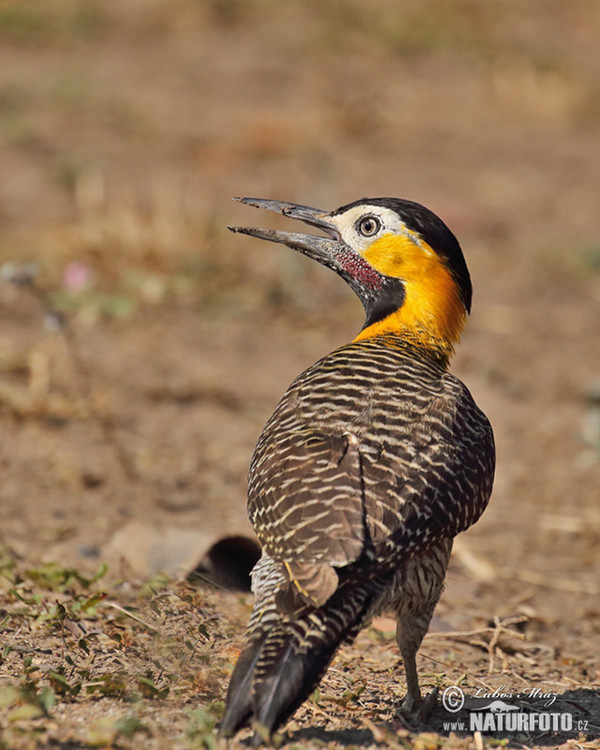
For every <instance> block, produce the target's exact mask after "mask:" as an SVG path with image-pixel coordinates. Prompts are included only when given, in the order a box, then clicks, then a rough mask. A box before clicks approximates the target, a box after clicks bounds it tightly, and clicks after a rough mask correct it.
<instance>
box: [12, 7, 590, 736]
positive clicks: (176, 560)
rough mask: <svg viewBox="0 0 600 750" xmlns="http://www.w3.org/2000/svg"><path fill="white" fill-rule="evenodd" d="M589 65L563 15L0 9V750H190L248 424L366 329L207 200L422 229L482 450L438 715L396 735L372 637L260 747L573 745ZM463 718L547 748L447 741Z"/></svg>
mask: <svg viewBox="0 0 600 750" xmlns="http://www.w3.org/2000/svg"><path fill="white" fill-rule="evenodd" d="M599 35H600V14H599V13H598V6H597V4H596V3H594V2H589V1H588V0H547V1H546V2H544V3H540V2H537V1H536V0H506V1H505V2H502V3H497V2H493V1H492V0H449V1H446V2H444V1H443V0H425V1H422V0H421V1H420V2H418V1H417V0H414V1H412V2H411V1H408V0H407V1H406V2H401V3H397V2H394V1H393V0H376V2H374V3H372V4H369V5H367V4H366V3H361V2H359V1H358V0H341V1H340V2H335V3H334V2H331V1H329V0H328V1H327V2H316V1H315V0H307V1H306V2H304V3H300V2H297V3H296V2H291V3H276V2H274V0H261V1H258V0H256V1H253V2H247V3H244V2H240V0H206V1H205V2H197V0H170V2H167V0H143V2H142V0H130V2H128V3H104V2H101V1H100V0H60V2H56V3H52V4H50V3H47V2H43V0H29V1H28V2H27V3H23V2H19V1H18V0H2V1H1V2H0V70H1V71H2V75H1V76H0V163H1V164H2V170H1V172H0V229H1V232H0V257H1V261H2V263H3V265H2V282H3V283H1V284H0V315H1V320H2V326H1V328H0V426H1V433H0V466H1V472H2V481H1V486H0V498H1V502H0V542H1V544H2V546H1V547H0V748H45V747H50V748H61V749H64V750H67V748H68V749H69V750H75V749H79V748H89V747H114V748H130V747H148V748H181V749H182V750H183V749H186V748H201V747H208V748H211V747H214V746H215V739H214V735H213V733H212V729H213V727H214V725H215V723H216V722H217V721H218V717H219V716H220V712H221V711H222V706H223V704H222V701H223V699H224V694H225V690H226V686H227V681H228V677H229V675H230V673H231V669H232V667H233V663H234V662H235V658H236V655H237V653H238V652H239V648H240V646H241V644H242V638H243V627H244V623H245V620H246V618H247V616H248V612H249V610H250V607H251V596H250V595H249V594H245V593H240V592H232V591H224V590H222V589H221V588H214V587H211V586H204V587H195V586H192V585H191V584H190V583H186V582H185V581H184V580H182V575H183V574H184V573H185V571H187V570H189V569H190V567H191V566H193V565H194V564H195V563H196V562H198V560H199V559H200V558H202V557H203V555H204V553H205V552H206V550H207V548H208V547H209V546H210V544H211V543H212V542H214V541H215V540H217V539H219V538H221V537H224V536H228V535H232V534H248V533H250V529H249V526H248V524H247V521H246V516H245V479H246V470H247V465H248V461H249V458H250V455H251V452H252V448H253V445H254V442H255V440H256V438H257V436H258V434H259V432H260V429H261V427H262V425H263V424H264V422H265V420H266V419H267V417H268V416H269V415H270V413H271V410H272V409H273V407H274V405H275V403H276V401H277V399H278V397H279V396H280V395H281V393H282V392H283V390H284V389H285V387H286V386H287V384H288V383H289V381H290V380H291V379H292V378H293V377H294V376H295V375H296V374H297V373H298V372H300V371H301V370H302V369H303V368H305V367H306V366H308V365H310V364H312V362H314V361H315V360H316V359H317V358H318V357H320V356H322V355H323V354H325V353H327V352H328V351H330V350H332V349H333V348H335V347H336V346H338V345H340V344H342V343H345V342H346V341H349V340H350V339H351V338H352V337H353V336H354V335H355V333H356V332H357V331H358V330H359V328H360V326H361V325H362V311H361V309H360V304H359V303H358V301H357V300H356V299H354V297H353V296H352V294H351V292H350V291H349V290H348V289H347V288H346V287H345V285H344V283H343V282H342V281H341V280H340V279H338V278H337V277H335V276H334V275H333V274H330V273H329V272H328V271H326V270H325V269H322V268H319V267H315V266H314V265H313V264H311V262H310V261H308V260H306V259H305V258H302V257H299V256H297V255H295V254H294V253H292V252H291V251H288V250H287V249H286V248H283V247H279V246H270V245H267V244H266V243H259V242H258V241H256V240H251V239H249V238H244V237H241V236H233V235H230V234H229V233H228V232H227V230H226V225H227V224H248V223H258V224H261V223H265V224H267V225H268V226H273V227H275V226H283V225H284V224H283V220H280V219H278V217H276V216H274V215H266V216H262V215H260V213H258V212H256V211H254V210H253V209H250V208H248V207H244V206H241V205H239V204H236V203H232V202H230V198H231V196H234V195H256V196H260V197H271V198H279V199H282V200H290V201H296V202H300V203H305V204H308V205H314V206H318V207H322V208H324V209H329V208H334V207H336V206H338V205H342V204H343V203H346V202H348V201H351V200H354V199H356V198H359V197H362V196H367V195H370V196H380V195H393V196H398V197H405V198H409V199H412V200H416V201H419V202H421V203H424V204H425V205H427V206H429V207H430V208H432V209H433V210H435V211H436V212H437V213H438V214H439V215H440V216H441V217H442V218H443V219H444V220H445V221H446V222H447V223H448V224H449V225H450V227H451V228H452V229H453V230H454V231H455V233H456V234H457V235H458V237H459V239H460V241H461V244H462V246H463V249H464V252H465V255H466V258H467V262H468V264H469V267H470V270H471V275H472V279H473V284H474V290H475V296H474V306H473V312H472V315H471V318H470V320H469V322H468V327H467V330H466V332H465V335H464V337H463V341H462V344H461V347H460V348H459V350H458V352H457V355H456V357H455V360H454V363H453V371H454V372H455V373H456V374H457V375H458V376H460V377H461V378H462V379H463V380H464V381H465V382H466V383H467V384H468V386H469V387H470V389H471V390H472V392H473V394H474V396H475V398H476V400H477V401H478V403H479V404H480V406H481V407H482V408H483V409H484V411H485V412H486V413H487V414H488V416H489V418H490V420H491V422H492V424H493V426H494V430H495V434H496V439H497V446H498V471H497V478H496V483H495V489H494V494H493V497H492V501H491V504H490V507H489V509H488V511H487V512H486V513H485V515H484V517H483V519H482V520H481V521H480V522H479V523H478V524H477V526H476V527H475V528H473V529H471V530H470V531H469V532H468V533H466V534H464V535H463V537H461V538H460V540H459V542H458V544H457V548H456V551H455V554H454V557H453V561H452V563H451V567H450V571H449V575H448V583H447V589H446V591H445V593H444V595H443V598H442V601H441V602H440V605H439V607H438V609H437V612H436V616H435V619H434V621H433V623H432V628H431V632H430V634H429V635H428V636H427V637H426V639H425V641H424V644H423V647H422V649H421V652H420V656H419V670H420V674H421V679H422V685H423V688H424V690H427V691H429V690H431V689H433V688H434V687H436V686H437V687H439V689H440V692H441V693H442V692H443V691H444V690H445V689H447V688H450V687H452V686H459V687H460V688H461V689H462V690H463V691H464V693H465V694H466V696H467V703H466V704H465V707H464V708H463V709H462V710H461V711H459V712H457V713H454V714H451V713H449V712H448V711H447V710H445V709H444V708H443V706H442V705H441V704H440V706H439V708H438V709H436V711H435V713H434V715H433V717H432V719H431V725H430V726H429V727H427V728H421V729H420V730H415V731H410V730H409V729H407V728H406V727H403V726H402V725H401V724H400V723H399V722H398V720H397V719H396V718H395V708H396V707H397V705H398V703H399V701H400V700H401V698H402V696H403V695H404V676H403V672H402V669H401V667H400V665H399V655H398V650H397V647H396V645H395V640H394V634H393V623H392V622H391V621H389V620H387V619H386V618H380V619H378V620H377V621H376V622H375V623H374V624H373V626H371V627H370V628H368V629H367V630H365V631H364V632H363V633H362V634H361V636H360V637H359V638H358V640H357V641H356V643H355V644H354V645H353V646H351V647H347V648H344V649H343V650H342V651H341V652H340V654H339V656H338V658H337V659H336V661H335V662H334V664H333V666H332V667H331V669H330V670H329V672H328V674H327V676H326V678H325V680H324V681H323V683H322V685H321V687H320V689H319V691H318V692H317V693H316V694H315V695H314V696H313V697H312V698H311V700H310V701H308V702H307V703H306V704H305V706H303V707H302V709H301V710H300V711H299V712H298V713H297V714H296V715H295V716H294V718H293V720H292V721H291V722H290V723H289V724H288V726H287V727H286V730H285V734H284V740H285V741H286V742H291V743H293V745H295V746H298V747H313V746H318V747H332V748H334V747H350V746H358V747H370V746H372V745H379V746H389V747H394V748H397V747H408V746H413V745H414V746H415V747H418V748H421V749H423V750H425V749H428V748H438V747H459V748H467V747H468V748H471V747H472V748H480V747H484V746H495V745H498V744H503V745H506V744H508V745H509V746H520V747H559V746H560V747H569V748H594V747H600V658H599V656H598V654H599V653H600V506H599V486H600V241H599V239H598V215H599V213H600V212H599V208H600V202H599V199H598V196H599V186H600V105H599V102H600V84H599V81H600V51H599V49H600V47H599V45H598V38H599ZM23 264H25V265H23ZM34 272H35V276H34V278H33V280H32V281H31V282H29V281H28V279H29V276H30V275H31V274H33V273H34ZM19 274H20V275H21V276H20V279H21V281H22V282H24V283H21V284H20V285H19V284H15V283H11V281H12V282H14V281H15V280H17V281H18V280H19V278H15V277H18V276H19ZM25 277H27V278H25ZM494 691H495V692H494ZM540 693H543V694H544V695H545V696H546V697H545V698H543V699H542V698H540ZM483 694H486V695H487V696H488V697H487V698H486V700H488V702H489V700H491V698H490V696H492V697H497V696H498V694H503V695H504V700H505V701H506V702H508V703H510V702H511V701H512V704H513V705H514V704H515V703H516V702H518V703H519V705H521V706H525V707H529V708H531V707H532V706H534V708H535V707H537V710H543V708H540V706H545V705H546V703H544V701H546V702H548V701H550V703H549V704H548V705H551V706H553V708H551V709H550V710H551V711H554V712H555V713H560V714H562V715H564V714H567V713H568V714H570V715H571V717H572V720H573V722H572V726H570V727H569V728H568V729H564V727H563V729H559V730H557V731H542V730H539V731H529V732H523V731H521V732H510V731H504V732H502V731H497V732H490V731H486V730H483V731H481V732H480V733H477V732H476V733H473V731H467V730H465V731H461V728H460V727H459V726H458V725H454V726H451V725H450V724H448V720H449V718H450V719H451V720H452V721H455V720H456V721H462V722H467V723H468V715H469V714H468V709H469V707H470V704H469V703H468V701H469V700H471V701H476V699H477V697H478V696H482V695H483ZM552 696H554V697H552ZM536 701H537V703H536ZM240 742H241V743H243V742H245V736H244V735H242V736H241V738H240Z"/></svg>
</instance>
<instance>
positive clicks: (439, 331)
mask: <svg viewBox="0 0 600 750" xmlns="http://www.w3.org/2000/svg"><path fill="white" fill-rule="evenodd" d="M465 319H466V310H465V307H464V305H463V303H462V300H461V299H460V295H459V292H458V288H457V286H456V282H455V281H454V279H453V278H452V276H451V274H450V273H449V272H448V271H447V269H446V268H444V267H443V266H442V264H435V265H432V267H431V268H430V269H429V272H428V273H427V274H425V275H422V276H414V277H412V278H407V279H406V280H405V281H404V297H403V300H402V304H401V305H400V306H399V307H398V308H397V309H396V310H394V311H393V312H392V313H390V314H388V315H387V316H385V317H384V318H382V319H381V320H378V321H376V322H374V323H371V324H370V325H368V326H366V327H365V328H363V330H362V331H361V332H360V333H359V334H358V336H357V337H356V339H355V340H356V341H361V340H364V339H368V338H372V337H374V336H386V335H389V334H394V335H396V336H399V337H401V338H403V339H405V340H406V341H408V342H409V343H411V344H412V345H414V346H416V347H419V348H420V347H422V348H425V349H427V350H433V352H434V353H435V354H436V356H438V357H440V358H441V359H444V360H446V361H448V360H449V359H450V357H451V356H452V353H453V352H454V347H455V345H456V344H458V342H459V340H460V335H461V333H462V330H463V328H464V324H465Z"/></svg>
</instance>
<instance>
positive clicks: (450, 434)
mask: <svg viewBox="0 0 600 750" xmlns="http://www.w3.org/2000/svg"><path fill="white" fill-rule="evenodd" d="M456 383H459V381H454V380H453V381H451V385H452V388H451V389H450V390H449V391H442V392H438V393H437V394H435V395H431V397H430V398H428V399H427V402H426V404H425V405H424V404H423V403H421V404H416V403H412V404H409V405H408V407H405V408H404V412H403V413H402V414H398V415H397V416H396V419H397V423H396V424H391V423H390V424H388V425H387V429H378V427H379V425H378V424H377V421H378V419H380V418H381V414H383V413H384V412H383V407H382V408H381V409H380V408H378V405H377V403H375V404H374V405H372V406H371V409H370V415H371V417H370V418H371V419H372V420H373V424H371V425H365V424H364V421H363V423H362V424H361V430H359V431H357V434H354V433H350V432H346V433H341V432H340V433H339V434H331V433H327V432H326V430H325V427H324V426H323V425H322V424H321V425H319V424H318V423H316V424H315V426H314V428H311V427H307V426H304V427H303V428H300V427H299V425H298V424H295V428H296V429H292V430H281V429H279V430H275V431H267V432H266V433H264V434H263V438H262V439H261V441H259V445H258V446H257V451H256V453H255V456H254V459H253V462H252V465H251V471H250V482H249V512H250V519H251V521H252V523H253V525H254V528H255V529H256V532H257V535H258V537H259V539H260V541H261V543H262V545H263V547H264V549H265V550H266V552H267V553H268V554H269V555H270V556H271V557H272V558H273V559H275V560H278V561H280V562H281V563H282V564H283V565H284V566H285V569H286V575H287V577H288V578H289V580H290V583H291V584H292V585H291V587H290V589H289V591H288V592H287V594H290V595H291V596H292V599H291V600H289V601H288V602H287V604H286V602H285V597H286V592H285V591H284V590H282V594H281V601H280V603H281V605H282V608H283V609H290V608H293V607H294V606H295V604H294V597H297V595H298V594H300V595H301V596H303V597H304V600H305V601H308V602H310V603H312V604H317V605H320V604H322V603H324V602H325V601H327V599H328V598H329V597H330V596H331V595H332V594H333V592H334V591H335V590H336V588H337V585H338V573H337V571H336V570H335V569H336V568H338V569H339V568H343V567H344V566H347V565H349V564H351V563H353V562H355V561H357V560H358V559H359V558H360V557H361V556H362V555H363V553H364V552H365V551H366V550H367V549H370V550H371V551H372V552H373V554H374V556H375V557H377V558H379V559H384V558H388V557H389V558H390V559H392V558H395V559H396V560H397V559H398V557H399V556H402V555H409V554H411V553H412V552H413V551H415V550H416V549H419V548H422V547H424V546H427V545H428V544H430V543H432V542H435V541H436V539H439V538H440V537H442V536H444V537H453V536H455V535H456V534H457V533H459V532H460V531H462V530H464V529H465V528H467V527H468V526H470V525H471V524H472V523H474V521H475V520H477V518H478V517H479V515H480V514H481V512H483V509H484V507H485V504H486V503H487V499H488V497H489V492H490V490H491V482H492V477H493V439H492V437H491V429H490V428H489V424H488V423H487V420H486V419H485V417H484V416H483V414H482V413H481V412H480V411H479V409H477V407H476V406H475V404H474V402H473V401H472V399H471V396H470V394H469V392H468V391H467V389H466V388H464V386H462V384H459V385H460V386H461V387H460V388H458V389H457V388H456ZM378 415H379V416H378ZM386 419H388V420H389V421H390V422H391V421H392V420H393V419H394V416H393V415H391V414H390V413H389V410H388V413H387V415H386Z"/></svg>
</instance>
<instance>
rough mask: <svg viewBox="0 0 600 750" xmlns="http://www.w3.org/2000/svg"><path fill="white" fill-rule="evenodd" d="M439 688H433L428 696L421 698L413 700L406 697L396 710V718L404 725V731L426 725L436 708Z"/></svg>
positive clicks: (410, 697) (408, 696)
mask: <svg viewBox="0 0 600 750" xmlns="http://www.w3.org/2000/svg"><path fill="white" fill-rule="evenodd" d="M439 692H440V691H439V688H437V687H435V688H434V689H433V690H432V691H431V692H430V693H429V695H427V696H426V697H425V699H424V700H423V698H421V696H419V697H418V698H414V697H412V696H410V695H407V696H406V698H404V700H403V701H402V705H401V706H400V708H399V709H398V713H397V718H398V719H399V720H400V721H401V722H402V723H403V724H404V726H405V728H406V729H418V728H419V727H421V726H423V725H426V724H427V720H428V719H429V717H430V715H431V713H432V712H433V710H434V709H435V707H436V706H437V702H438V695H439Z"/></svg>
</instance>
